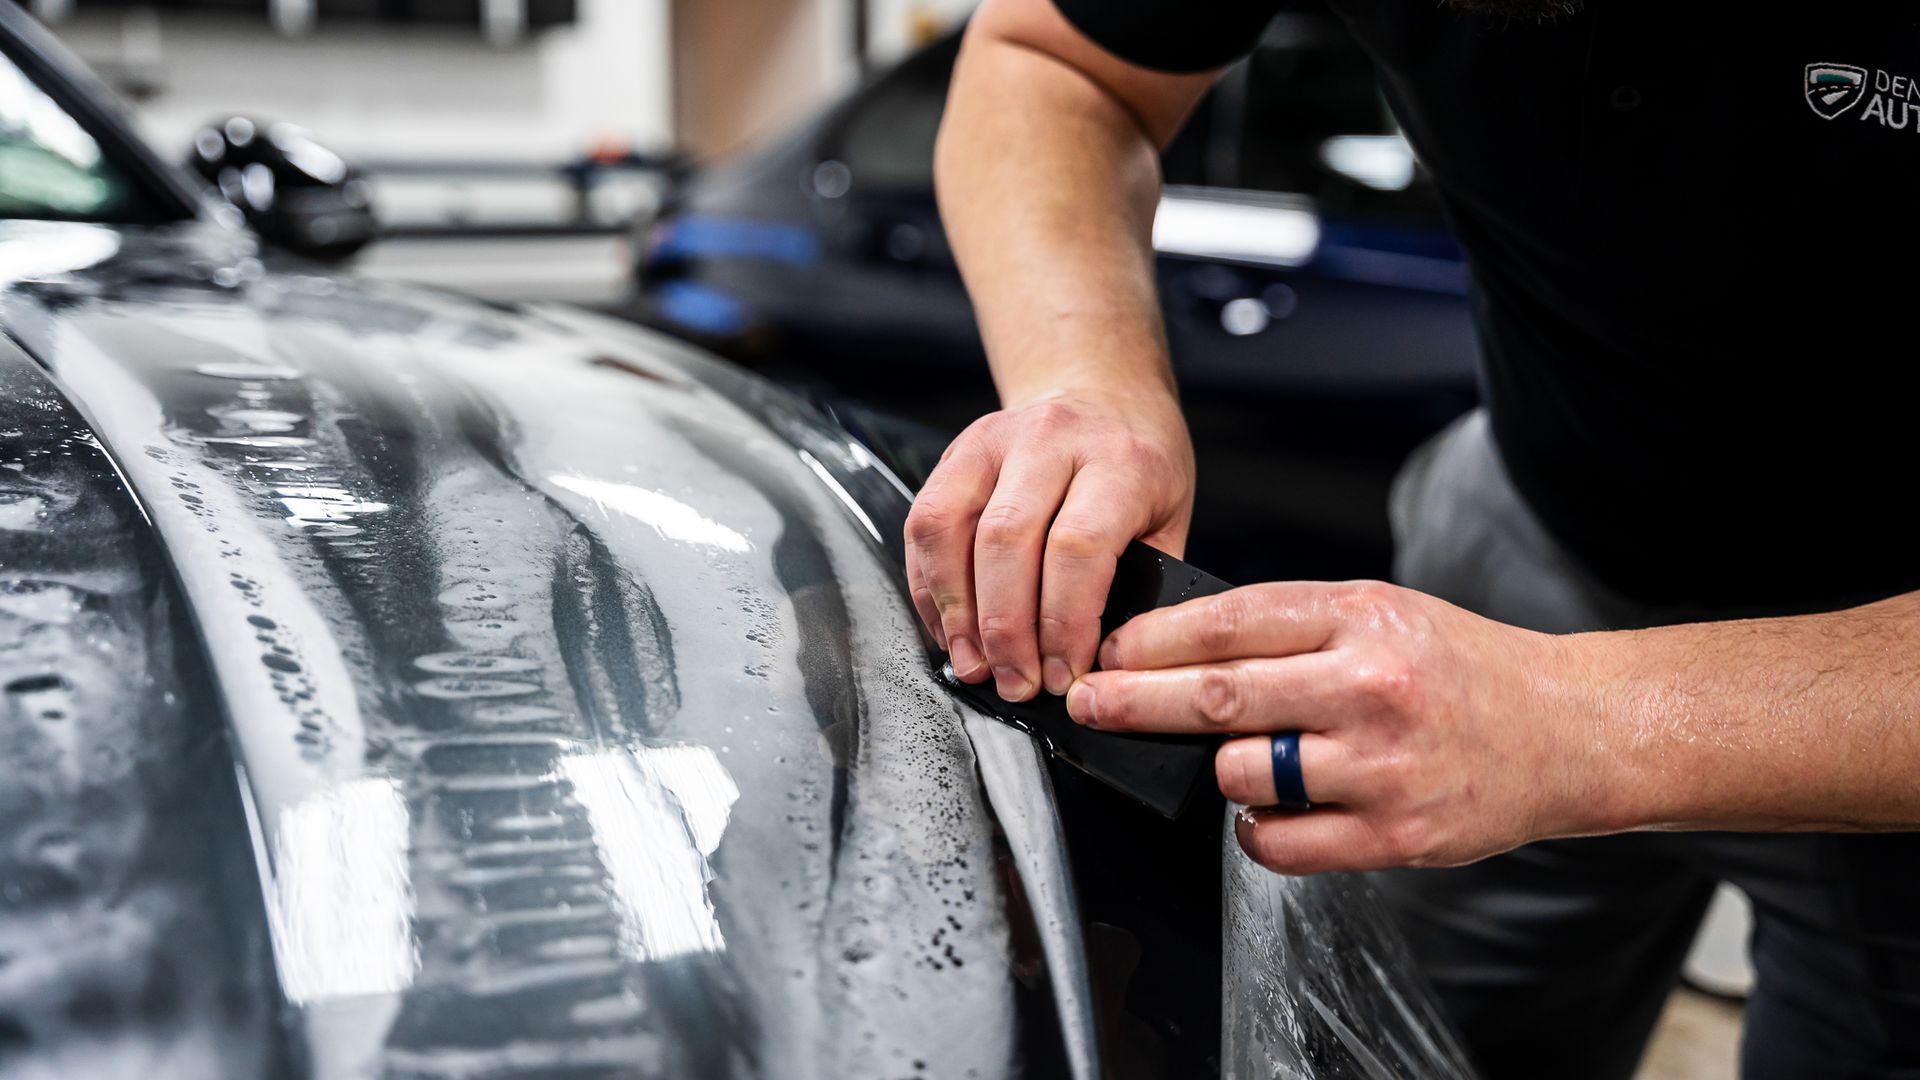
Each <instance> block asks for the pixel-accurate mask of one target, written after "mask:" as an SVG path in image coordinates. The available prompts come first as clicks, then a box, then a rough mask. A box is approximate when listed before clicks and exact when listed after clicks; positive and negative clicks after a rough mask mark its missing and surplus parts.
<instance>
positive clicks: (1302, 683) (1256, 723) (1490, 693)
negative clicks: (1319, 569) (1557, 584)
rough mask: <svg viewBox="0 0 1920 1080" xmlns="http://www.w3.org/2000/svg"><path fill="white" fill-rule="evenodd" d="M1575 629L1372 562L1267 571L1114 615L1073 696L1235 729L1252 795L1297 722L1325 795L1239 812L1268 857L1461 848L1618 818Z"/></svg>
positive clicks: (1236, 783)
mask: <svg viewBox="0 0 1920 1080" xmlns="http://www.w3.org/2000/svg"><path fill="white" fill-rule="evenodd" d="M1569 640H1570V639H1565V638H1556V637H1552V636H1550V635H1545V634H1536V633H1533V632H1531V631H1526V630H1519V629H1516V628H1514V627H1511V626H1506V625H1503V624H1501V623H1496V622H1493V621H1491V620H1488V619H1484V618H1481V617H1480V616H1478V615H1474V614H1472V613H1471V612H1467V611H1463V610H1461V609H1460V608H1457V607H1454V606H1453V605H1451V604H1448V603H1445V602H1443V601H1440V600H1437V599H1434V598H1433V597H1431V596H1427V595H1425V594H1422V593H1417V592H1414V591H1412V590H1409V589H1402V588H1398V587H1396V586H1393V585H1385V584H1381V583H1378V582H1344V583H1339V584H1324V583H1318V582H1285V583H1274V584H1268V585H1254V586H1249V587H1246V588H1241V589H1235V590H1233V591H1231V592H1227V593H1223V594H1221V595H1219V596H1213V597H1207V598H1204V599H1198V600H1190V601H1188V602H1186V603H1184V604H1180V605H1177V606H1174V607H1169V608H1163V609H1161V610H1158V611H1152V612H1148V613H1147V614H1144V615H1141V616H1139V617H1138V618H1135V619H1133V620H1132V621H1130V622H1128V623H1127V624H1126V625H1125V626H1123V627H1121V628H1120V629H1118V630H1116V631H1114V633H1113V635H1112V636H1111V637H1109V638H1108V639H1107V641H1106V642H1105V644H1104V645H1102V647H1101V649H1100V666H1101V668H1102V669H1103V670H1101V671H1098V672H1095V673H1093V674H1091V675H1088V676H1086V677H1085V678H1083V679H1081V680H1080V681H1079V682H1078V683H1076V684H1075V685H1074V686H1073V688H1072V690H1071V691H1070V692H1069V693H1068V695H1067V708H1068V710H1069V711H1070V712H1071V713H1072V714H1073V718H1074V719H1075V720H1077V721H1079V722H1080V723H1082V724H1085V725H1088V726H1090V727H1095V728H1098V729H1100V730H1103V731H1153V732H1180V733H1195V732H1205V733H1217V734H1221V735H1226V736H1229V738H1228V740H1227V742H1226V743H1225V744H1224V745H1222V746H1221V748H1220V751H1219V754H1218V755H1217V757H1216V759H1215V768H1216V772H1217V774H1218V779H1219V783H1220V790H1221V792H1222V793H1224V794H1225V795H1226V797H1227V798H1228V799H1230V800H1231V801H1233V802H1236V803H1240V804H1242V805H1245V806H1249V807H1255V808H1259V807H1270V806H1272V804H1273V803H1274V802H1275V801H1276V792H1275V785H1274V779H1273V770H1272V758H1271V746H1270V735H1269V733H1271V732H1281V731H1297V732H1300V733H1301V734H1300V753H1299V761H1300V766H1301V773H1302V775H1303V777H1304V778H1305V781H1306V791H1307V798H1308V799H1309V800H1310V801H1311V802H1312V804H1313V807H1312V808H1311V809H1308V810H1304V811H1290V810H1280V809H1255V810H1253V811H1251V812H1249V813H1246V814H1242V815H1241V819H1240V822H1239V825H1238V829H1237V832H1238V836H1239V840H1240V845H1241V847H1243V848H1244V849H1246V851H1247V854H1249V855H1250V856H1252V857H1253V859H1254V861H1256V862H1258V863H1260V864H1261V865H1263V866H1265V867H1267V868H1269V869H1272V870H1276V871H1280V872H1282V873H1289V874H1304V873H1315V872H1319V871H1324V870H1367V869H1376V868H1381V867H1388V866H1442V865H1455V864H1459V863H1465V862H1471V861H1473V860H1475V859H1480V858H1484V857H1486V856H1488V855H1492V854H1496V853H1498V852H1501V851H1505V850H1508V849H1509V848H1513V847H1517V846H1519V845H1520V844H1523V843H1526V842H1528V841H1530V840H1535V839H1541V838H1545V837H1551V836H1569V835H1575V834H1581V833H1589V832H1605V831H1611V830H1612V829H1613V828H1616V827H1619V826H1620V825H1621V824H1622V823H1621V822H1616V821H1614V820H1612V819H1611V818H1610V817H1609V813H1610V811H1609V806H1610V803H1611V799H1612V798H1614V797H1616V795H1617V792H1618V789H1619V785H1618V784H1616V783H1615V779H1616V776H1615V774H1616V772H1617V771H1618V768H1617V758H1616V757H1615V755H1614V754H1612V753H1611V752H1610V751H1609V749H1608V747H1607V746H1606V745H1604V744H1605V742H1606V740H1605V739H1603V738H1602V737H1601V735H1602V733H1601V732H1599V731H1596V730H1595V728H1596V727H1597V726H1598V725H1596V724H1595V723H1594V722H1593V720H1592V717H1593V713H1592V712H1591V711H1590V710H1588V709H1585V708H1582V707H1579V706H1580V703H1581V702H1584V701H1585V700H1586V699H1585V698H1581V697H1577V696H1576V694H1575V693H1573V692H1572V691H1571V690H1570V689H1568V688H1569V687H1571V686H1574V685H1577V683H1578V679H1577V675H1578V668H1579V663H1578V660H1577V654H1576V653H1574V652H1573V651H1572V650H1570V649H1569V648H1568V647H1567V645H1566V642H1568V641H1569ZM1235 736H1238V737H1235ZM1248 736H1251V737H1248Z"/></svg>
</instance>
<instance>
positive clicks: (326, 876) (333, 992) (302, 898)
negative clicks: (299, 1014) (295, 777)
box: [267, 778, 420, 1005]
mask: <svg viewBox="0 0 1920 1080" xmlns="http://www.w3.org/2000/svg"><path fill="white" fill-rule="evenodd" d="M408 836H409V830H408V821H407V804H406V801H405V799H404V798H402V796H401V793H400V790H399V787H398V785H396V784H395V783H394V782H393V781H392V780H389V779H385V778H367V779H363V780H354V781H350V782H348V783H345V784H341V785H340V786H339V787H336V788H332V789H330V790H327V791H324V792H321V793H319V794H316V795H314V796H312V797H310V798H308V799H306V800H304V801H302V802H300V803H297V804H295V805H293V806H290V807H287V808H286V809H285V810H284V811H282V812H281V814H280V817H279V830H278V832H277V834H276V835H275V838H274V844H273V865H272V873H271V875H270V876H269V878H268V890H269V891H268V894H267V905H268V906H267V913H268V915H269V917H270V918H271V921H272V926H273V931H274V943H275V946H276V949H277V953H278V959H279V968H280V985H281V987H282V989H284V990H285V992H286V995H287V998H288V1000H289V1001H291V1002H292V1003H293V1004H295V1005H308V1004H312V1003H314V1002H317V1001H324V1000H327V999H329V998H339V997H358V996H362V995H367V994H393V993H398V992H400V991H402V990H405V989H406V988H407V987H408V986H409V985H411V984H412V982H413V976H414V973H415V972H416V971H418V970H419V966H420V955H419V948H418V946H417V945H416V943H415V941H414V936H413V890H412V886H411V884H410V882H409V881H408V868H407V848H408Z"/></svg>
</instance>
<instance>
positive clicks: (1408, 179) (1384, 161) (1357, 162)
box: [1320, 135, 1414, 191]
mask: <svg viewBox="0 0 1920 1080" xmlns="http://www.w3.org/2000/svg"><path fill="white" fill-rule="evenodd" d="M1320 160H1321V161H1322V162H1324V163H1325V164H1326V166H1327V168H1329V169H1332V170H1333V171H1334V172H1337V173H1340V174H1341V175H1343V176H1346V177H1347V178H1349V179H1352V180H1357V181H1359V182H1360V183H1362V184H1365V185H1367V186H1368V187H1370V188H1373V189H1374V190H1376V191H1405V190H1406V189H1408V188H1409V187H1412V186H1413V173H1414V157H1413V147H1411V146H1408V145H1407V140H1405V139H1403V138H1401V137H1400V136H1398V135H1336V136H1334V137H1333V138H1331V139H1328V140H1327V141H1325V142H1323V143H1321V144H1320Z"/></svg>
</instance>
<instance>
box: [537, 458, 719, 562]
mask: <svg viewBox="0 0 1920 1080" xmlns="http://www.w3.org/2000/svg"><path fill="white" fill-rule="evenodd" d="M547 480H548V481H549V482H551V483H553V484H554V485H555V486H558V487H562V488H565V489H567V490H568V491H571V492H573V493H574V494H575V495H580V496H583V497H585V498H588V499H591V500H593V501H594V503H595V504H597V505H598V506H599V507H600V508H601V509H602V511H605V510H618V511H619V512H620V513H622V514H625V515H627V516H628V517H631V518H636V519H638V520H640V521H643V522H645V523H646V524H648V525H651V526H653V530H654V531H655V532H657V533H659V534H660V535H661V536H662V537H664V538H665V539H668V540H678V541H680V542H682V543H686V544H700V545H703V546H705V547H714V548H719V549H721V550H722V551H734V552H747V551H751V550H752V549H753V545H752V544H751V543H749V542H748V540H747V538H746V537H745V536H743V535H741V534H740V533H737V532H735V531H734V530H732V529H729V528H727V527H726V526H725V525H722V524H720V523H719V522H717V521H715V520H713V519H712V518H710V517H707V516H706V515H705V514H702V513H701V512H700V511H698V510H695V509H694V508H693V507H691V506H688V505H687V504H686V503H683V502H681V501H680V500H679V499H676V498H674V497H673V496H671V495H668V494H665V493H664V492H659V491H654V490H652V489H650V488H643V487H639V486H637V485H634V484H620V483H613V482H611V481H607V480H595V479H593V478H591V477H586V476H569V475H567V474H565V473H554V474H552V475H550V476H548V477H547Z"/></svg>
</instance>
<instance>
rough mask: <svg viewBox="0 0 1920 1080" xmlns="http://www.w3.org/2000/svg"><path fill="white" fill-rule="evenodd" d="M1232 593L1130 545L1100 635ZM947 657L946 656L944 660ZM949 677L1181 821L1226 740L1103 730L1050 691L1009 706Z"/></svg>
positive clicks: (1061, 752) (979, 702) (961, 691)
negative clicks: (1079, 719) (1077, 717)
mask: <svg viewBox="0 0 1920 1080" xmlns="http://www.w3.org/2000/svg"><path fill="white" fill-rule="evenodd" d="M1230 588H1232V586H1231V585H1228V584H1227V583H1226V582H1224V581H1221V580H1220V579H1219V578H1217V577H1214V576H1213V575H1212V574H1209V573H1207V572H1206V571H1204V570H1199V569H1196V568H1195V567H1192V566H1189V565H1187V564H1186V563H1184V562H1181V561H1180V560H1179V559H1176V558H1174V557H1173V556H1171V555H1167V554H1165V553H1163V552H1160V551H1156V550H1154V549H1153V548H1150V547H1148V546H1147V545H1145V544H1141V543H1137V542H1136V543H1133V544H1129V545H1127V550H1126V551H1125V552H1123V553H1122V554H1121V556H1120V561H1119V565H1118V566H1116V567H1115V569H1114V574H1113V588H1112V589H1110V590H1109V591H1108V593H1107V607H1106V610H1105V611H1104V612H1102V613H1101V615H1100V636H1101V638H1102V639H1103V640H1104V639H1105V637H1106V635H1108V634H1111V633H1113V631H1114V630H1115V628H1117V627H1119V626H1120V624H1122V623H1124V622H1126V621H1127V620H1128V619H1131V618H1133V617H1134V616H1135V615H1139V614H1141V613H1143V612H1148V611H1152V610H1153V609H1155V608H1162V607H1166V606H1168V605H1170V604H1178V603H1180V602H1181V601H1183V600H1191V599H1193V598H1194V597H1196V596H1212V595H1214V594H1215V593H1223V592H1226V591H1227V590H1228V589H1230ZM943 659H944V658H943ZM941 679H942V681H944V682H945V683H946V684H947V685H948V686H949V687H950V688H951V689H952V690H953V692H954V693H955V694H956V695H958V696H959V697H961V698H963V699H965V700H966V701H968V702H970V703H971V704H972V705H973V706H974V707H976V708H978V709H980V710H981V711H982V712H985V713H987V714H989V715H991V716H993V717H995V718H996V719H998V720H1000V721H1001V722H1003V723H1006V724H1011V725H1012V726H1014V727H1016V728H1019V729H1020V730H1022V731H1025V732H1027V733H1028V734H1030V735H1032V736H1033V737H1034V738H1037V739H1039V740H1040V742H1041V744H1042V745H1043V746H1045V747H1046V749H1047V752H1048V753H1050V754H1052V755H1053V756H1055V757H1057V758H1059V759H1060V760H1061V761H1064V762H1066V763H1067V764H1069V765H1072V766H1073V767H1075V768H1077V769H1080V770H1081V771H1083V772H1085V773H1086V774H1087V775H1089V776H1091V777H1093V778H1094V779H1096V780H1099V781H1100V782H1101V783H1103V784H1106V785H1107V786H1108V787H1111V788H1113V789H1115V790H1116V791H1119V792H1120V793H1121V794H1123V795H1126V796H1127V797H1128V798H1131V799H1133V800H1134V801H1136V802H1138V803H1140V804H1142V805H1144V806H1147V807H1149V808H1150V809H1152V810H1155V811H1157V812H1158V813H1160V814H1161V815H1163V816H1165V817H1168V818H1173V817H1178V816H1179V814H1180V810H1181V808H1182V807H1184V806H1185V805H1186V804H1187V799H1188V797H1189V796H1190V795H1192V794H1193V789H1194V786H1195V785H1196V784H1197V783H1198V782H1199V779H1200V777H1201V776H1203V775H1204V774H1206V773H1207V772H1209V771H1210V770H1211V768H1212V763H1213V752H1214V748H1215V747H1216V746H1218V745H1219V742H1220V740H1219V739H1217V738H1214V737H1211V736H1206V735H1142V734H1128V733H1120V732H1112V731H1095V730H1093V729H1091V728H1085V727H1081V726H1080V725H1079V724H1076V723H1074V722H1073V718H1072V717H1070V716H1068V715H1067V704H1066V701H1065V700H1064V699H1062V698H1058V697H1055V696H1053V695H1052V694H1048V693H1045V692H1042V693H1041V694H1040V695H1039V696H1037V697H1035V698H1034V699H1033V700H1031V701H1019V702H1015V701H1006V700H1003V699H1002V698H1001V697H1000V695H999V694H997V693H995V692H994V689H993V683H991V682H985V683H980V684H978V685H974V684H969V683H963V682H961V681H960V680H958V679H956V678H954V677H953V668H952V666H951V665H943V666H942V668H941Z"/></svg>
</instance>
